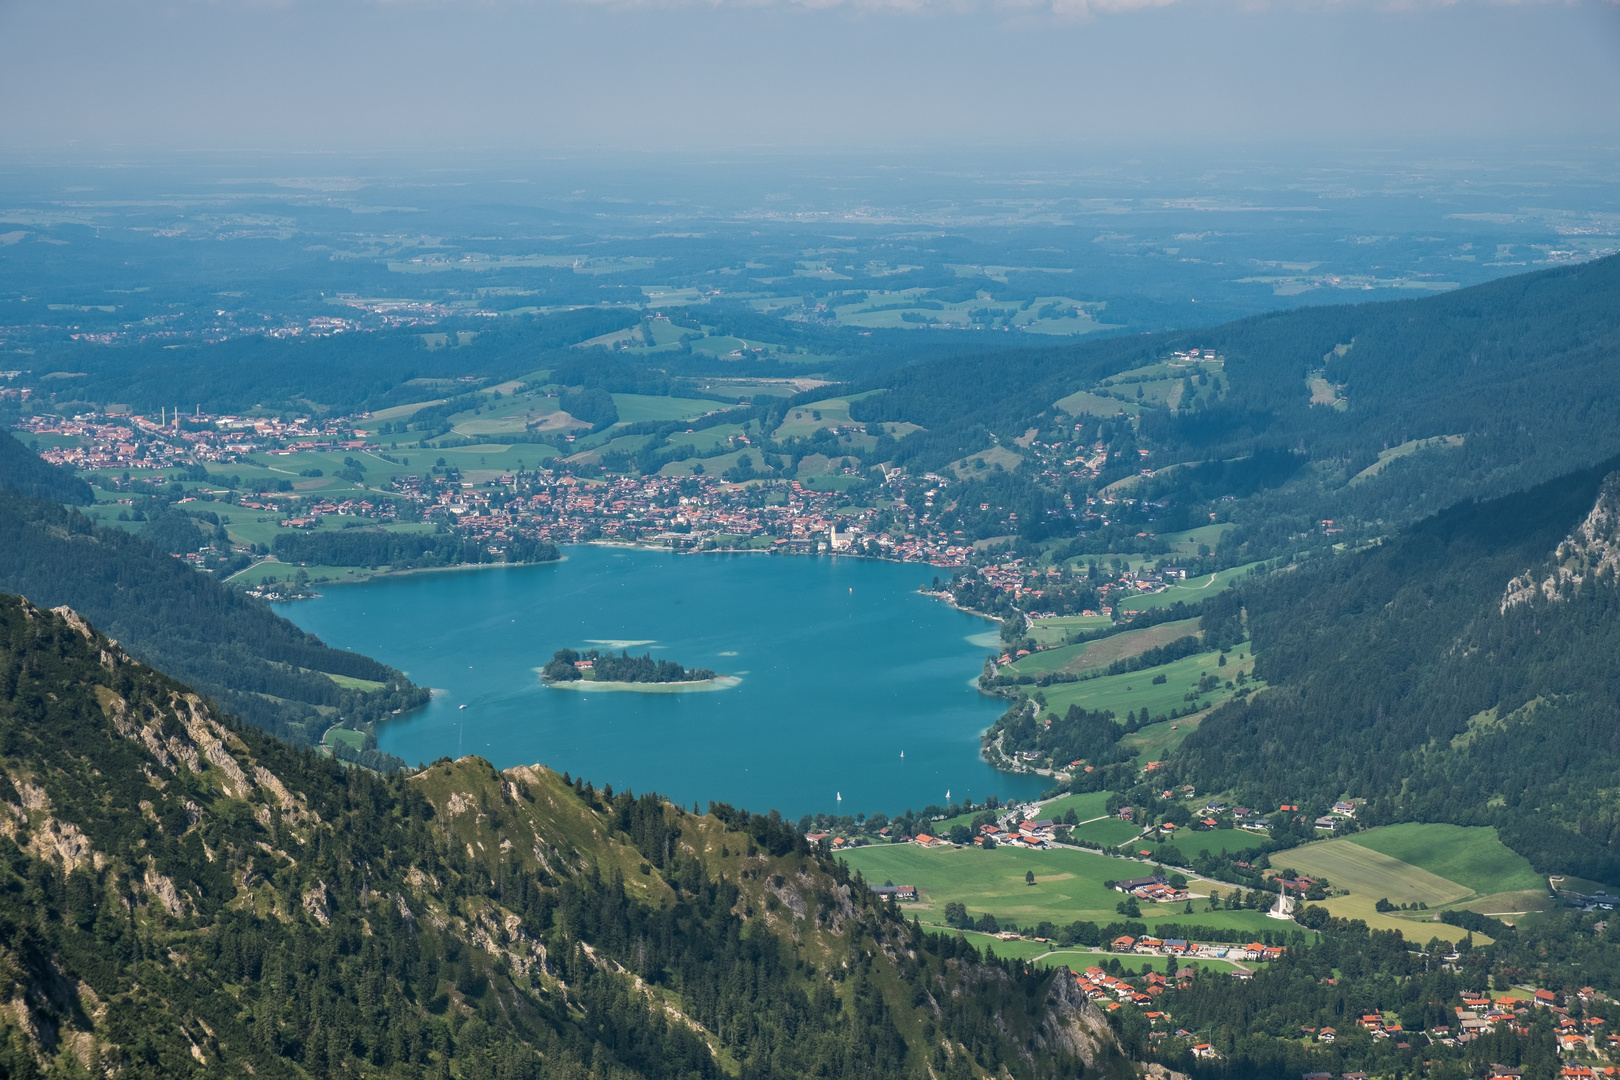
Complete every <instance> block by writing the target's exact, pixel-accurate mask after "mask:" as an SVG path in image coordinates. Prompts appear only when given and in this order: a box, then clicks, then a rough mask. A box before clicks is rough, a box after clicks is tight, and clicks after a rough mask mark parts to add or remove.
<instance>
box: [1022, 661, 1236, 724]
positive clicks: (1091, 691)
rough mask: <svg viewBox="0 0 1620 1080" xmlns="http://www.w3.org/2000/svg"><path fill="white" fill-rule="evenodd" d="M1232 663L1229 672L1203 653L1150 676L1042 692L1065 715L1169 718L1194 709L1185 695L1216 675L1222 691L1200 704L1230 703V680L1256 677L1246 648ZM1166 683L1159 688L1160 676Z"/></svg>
mask: <svg viewBox="0 0 1620 1080" xmlns="http://www.w3.org/2000/svg"><path fill="white" fill-rule="evenodd" d="M1241 651H1242V654H1243V656H1244V658H1243V659H1241V660H1240V659H1238V654H1233V655H1231V656H1229V657H1228V659H1227V664H1226V666H1225V667H1220V666H1218V660H1219V658H1220V653H1219V652H1214V651H1211V652H1204V653H1198V654H1196V655H1193V656H1188V657H1183V658H1182V659H1180V660H1176V661H1174V662H1172V663H1169V664H1160V665H1159V666H1158V667H1155V668H1149V669H1147V670H1145V671H1131V672H1127V673H1125V674H1123V675H1104V676H1102V677H1100V678H1094V679H1087V680H1084V681H1081V682H1077V683H1054V684H1052V685H1051V686H1048V687H1045V688H1044V689H1043V690H1042V691H1041V692H1042V693H1044V694H1045V695H1046V702H1047V707H1048V708H1052V709H1057V710H1058V711H1059V712H1063V711H1066V710H1067V709H1068V707H1069V706H1070V705H1079V706H1080V707H1081V708H1082V709H1092V710H1096V709H1107V710H1110V711H1112V712H1113V713H1114V715H1115V716H1118V717H1124V715H1125V714H1126V713H1127V712H1134V711H1136V710H1138V709H1142V708H1145V709H1147V710H1148V712H1149V713H1150V714H1152V715H1153V716H1159V715H1168V714H1169V712H1170V710H1171V709H1172V708H1174V709H1184V708H1189V707H1190V703H1189V702H1187V701H1186V700H1185V697H1186V694H1187V693H1188V692H1189V691H1191V690H1192V689H1194V688H1195V687H1196V686H1197V685H1198V681H1199V679H1200V678H1201V677H1202V676H1203V675H1205V674H1214V675H1216V676H1217V677H1218V678H1219V679H1220V680H1221V685H1220V686H1218V687H1217V688H1215V689H1213V690H1210V691H1209V692H1207V693H1204V694H1199V695H1197V700H1198V702H1199V703H1202V704H1206V705H1216V704H1219V703H1221V702H1223V701H1226V700H1227V699H1229V698H1230V697H1231V696H1232V694H1233V691H1231V690H1227V689H1226V686H1225V684H1226V681H1227V680H1235V679H1236V678H1237V675H1238V673H1239V672H1246V673H1249V674H1251V675H1252V674H1253V669H1254V658H1253V657H1252V656H1248V655H1247V650H1246V648H1245V649H1243V650H1241ZM1160 675H1162V676H1164V678H1165V681H1164V682H1162V683H1157V684H1156V683H1154V682H1153V680H1154V679H1155V678H1156V677H1158V676H1160Z"/></svg>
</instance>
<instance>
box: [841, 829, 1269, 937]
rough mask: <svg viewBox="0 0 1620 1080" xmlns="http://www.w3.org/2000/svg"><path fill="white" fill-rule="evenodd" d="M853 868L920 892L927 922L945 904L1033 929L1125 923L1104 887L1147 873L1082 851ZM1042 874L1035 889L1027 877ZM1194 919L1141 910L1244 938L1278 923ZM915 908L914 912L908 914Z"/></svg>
mask: <svg viewBox="0 0 1620 1080" xmlns="http://www.w3.org/2000/svg"><path fill="white" fill-rule="evenodd" d="M842 857H843V858H845V859H847V860H848V862H849V865H850V868H851V869H854V870H859V871H860V872H861V874H862V875H863V876H864V877H865V878H866V880H867V881H868V882H870V883H873V884H881V883H882V882H885V881H893V882H894V883H895V884H897V885H915V886H916V887H917V888H918V890H919V893H920V895H921V902H920V903H918V904H917V905H915V908H916V910H918V911H919V913H920V914H922V916H923V917H924V918H929V917H932V918H933V919H934V920H935V921H938V920H939V919H940V918H942V915H941V913H942V912H943V911H944V908H945V905H946V904H947V903H949V902H951V901H958V902H960V903H962V904H963V905H965V906H966V907H967V909H968V911H969V912H971V913H972V914H974V915H980V914H983V913H985V912H988V913H990V914H992V915H994V916H995V917H996V918H997V919H998V920H1001V921H1004V922H1005V921H1008V920H1011V921H1014V922H1016V923H1017V924H1018V925H1020V926H1033V925H1035V924H1036V923H1038V922H1041V921H1043V920H1051V921H1052V922H1055V923H1057V924H1058V925H1060V926H1061V925H1064V924H1066V923H1070V922H1074V921H1075V920H1077V919H1086V920H1090V921H1092V922H1095V923H1097V924H1098V925H1099V926H1103V925H1106V924H1108V923H1111V922H1117V921H1119V920H1120V919H1121V916H1120V914H1119V913H1118V912H1117V911H1116V910H1115V906H1116V905H1117V904H1119V903H1120V901H1121V900H1122V899H1123V898H1122V897H1121V895H1120V894H1119V893H1117V892H1114V891H1112V890H1110V889H1107V888H1104V887H1103V882H1104V881H1109V880H1115V879H1120V878H1128V877H1139V876H1141V875H1143V874H1146V873H1148V870H1149V868H1148V867H1147V866H1146V865H1144V864H1143V863H1140V862H1136V861H1134V860H1129V859H1116V858H1110V857H1108V856H1105V855H1099V854H1096V853H1094V852H1089V851H1083V850H1080V849H1076V848H1062V847H1060V848H1057V849H1054V850H1050V851H1028V850H1024V849H1021V848H1011V847H1006V846H1002V847H998V848H995V849H994V850H992V851H985V850H984V849H983V848H979V847H965V848H959V849H958V848H934V849H927V848H920V847H917V846H916V845H915V844H880V845H874V846H869V847H861V848H856V849H854V850H853V851H850V852H847V853H845V854H844V855H843V856H842ZM1032 870H1033V871H1034V873H1035V884H1033V885H1027V884H1025V881H1024V875H1025V874H1026V873H1027V872H1029V871H1032ZM1192 905H1193V914H1192V915H1188V914H1187V913H1186V911H1185V908H1184V905H1182V904H1165V905H1154V904H1144V905H1142V920H1141V921H1142V922H1144V923H1146V924H1147V925H1148V926H1150V927H1153V926H1157V925H1158V924H1159V923H1161V922H1180V923H1188V922H1191V923H1197V924H1198V925H1201V926H1212V927H1223V928H1228V927H1229V928H1232V929H1240V930H1244V931H1251V930H1252V931H1259V930H1262V929H1265V930H1275V929H1276V928H1277V925H1278V924H1277V922H1276V920H1274V919H1267V918H1266V916H1265V914H1264V913H1263V912H1258V911H1208V910H1206V909H1207V906H1208V904H1207V902H1206V901H1201V900H1194V901H1192ZM910 907H912V905H908V908H910Z"/></svg>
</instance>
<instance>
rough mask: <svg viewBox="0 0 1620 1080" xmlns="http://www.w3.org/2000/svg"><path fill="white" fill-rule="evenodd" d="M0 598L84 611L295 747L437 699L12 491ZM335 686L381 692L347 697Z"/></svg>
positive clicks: (70, 514)
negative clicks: (342, 679)
mask: <svg viewBox="0 0 1620 1080" xmlns="http://www.w3.org/2000/svg"><path fill="white" fill-rule="evenodd" d="M24 452H25V453H26V452H27V451H26V450H25V451H24ZM30 456H32V455H30ZM35 461H38V459H37V458H35ZM40 464H41V465H42V466H43V463H42V462H41V463H40ZM46 467H48V466H46ZM0 592H10V593H18V594H21V595H23V596H26V597H28V598H29V599H30V600H32V601H33V602H35V603H37V604H39V605H41V606H53V607H54V606H59V605H67V606H69V607H72V608H73V609H74V610H76V611H80V612H83V613H84V615H85V617H86V618H90V619H93V620H94V621H95V622H96V624H97V625H98V626H102V627H105V628H106V631H107V633H108V634H110V635H111V636H112V637H114V638H115V639H117V640H118V641H119V642H120V643H121V644H122V645H123V647H124V648H126V649H128V650H129V651H130V653H131V655H133V656H136V657H139V658H140V659H142V660H144V661H147V662H149V663H152V664H154V665H157V666H161V667H162V668H163V669H165V670H167V671H172V672H174V673H175V674H176V675H177V676H179V677H181V678H184V679H186V680H187V681H188V682H190V683H191V684H192V685H194V686H196V687H197V688H198V689H199V690H201V691H202V692H203V693H205V694H208V695H210V696H212V697H213V698H215V699H216V700H217V701H219V702H220V704H221V705H222V706H223V707H225V708H226V709H229V710H230V711H231V712H232V713H233V714H235V715H237V716H240V717H242V718H243V719H244V720H247V721H248V722H250V723H253V724H256V725H258V726H260V727H263V728H265V729H266V730H268V731H271V732H274V733H275V734H277V735H279V736H280V737H282V738H284V739H287V740H289V741H291V742H294V743H297V744H306V743H310V742H316V741H319V740H320V737H321V734H322V733H323V732H324V731H325V730H326V729H327V728H329V727H331V726H332V725H333V724H334V723H336V722H339V721H345V722H348V723H351V724H352V725H354V726H356V727H364V726H365V725H368V724H373V723H375V722H376V721H378V720H381V719H382V718H384V717H386V716H389V715H390V714H392V713H393V712H394V711H396V710H399V709H405V708H413V707H415V706H417V705H420V704H422V703H423V702H425V701H426V700H427V693H428V692H427V691H426V690H425V689H423V688H421V687H418V686H414V685H413V684H412V683H411V681H410V680H409V679H407V678H406V677H405V676H404V675H403V674H402V673H400V672H398V671H396V670H394V669H393V668H391V667H388V666H387V665H385V664H380V663H378V662H377V661H375V660H373V659H371V658H370V657H366V656H361V655H359V654H357V653H351V652H345V651H343V650H340V649H333V648H330V647H328V646H327V645H326V644H324V643H323V642H322V641H321V640H320V639H319V638H317V637H315V636H314V635H313V634H308V633H305V632H304V631H302V630H300V629H298V627H296V626H294V625H293V624H292V623H291V622H289V621H287V620H286V619H284V618H282V617H281V616H279V615H277V614H276V613H275V612H274V611H272V610H271V609H270V606H269V605H268V604H266V603H264V602H263V601H261V600H256V599H254V598H252V597H250V596H247V595H246V594H244V593H241V592H238V591H236V590H234V589H231V588H228V587H227V586H225V585H224V584H222V583H221V582H220V581H219V580H218V579H217V578H215V577H213V576H211V575H209V574H204V573H200V572H198V571H196V570H194V569H192V567H191V566H190V564H188V563H186V562H184V561H182V560H179V559H175V558H173V557H171V556H170V555H168V554H167V553H165V552H163V551H160V550H159V549H158V548H157V547H155V546H153V544H152V543H151V542H149V541H148V540H146V539H144V538H142V537H139V536H134V535H132V534H130V533H127V532H124V531H123V530H121V529H114V528H108V527H106V526H96V525H94V524H93V523H92V522H91V521H90V519H89V518H87V517H85V516H84V515H82V514H80V513H78V512H77V511H74V510H69V509H63V508H62V507H61V506H58V505H57V504H55V503H53V502H47V501H45V500H44V499H36V498H29V497H26V496H23V495H19V494H17V493H15V492H11V491H5V490H0ZM333 675H339V676H347V677H349V678H351V679H361V680H365V681H366V682H370V683H376V684H378V686H377V687H376V688H371V689H367V688H355V686H354V684H352V683H351V684H349V685H347V686H344V685H340V684H339V683H338V682H337V681H336V680H334V679H333V678H332V677H331V676H333ZM370 753H375V751H370ZM379 764H380V762H379Z"/></svg>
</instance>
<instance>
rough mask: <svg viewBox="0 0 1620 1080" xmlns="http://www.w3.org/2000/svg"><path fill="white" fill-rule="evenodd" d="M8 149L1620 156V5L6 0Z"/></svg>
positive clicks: (1164, 0)
mask: <svg viewBox="0 0 1620 1080" xmlns="http://www.w3.org/2000/svg"><path fill="white" fill-rule="evenodd" d="M0 42H4V44H5V47H4V56H5V62H4V64H3V65H0V145H4V146H7V147H10V148H12V151H13V152H15V151H16V150H18V149H20V148H25V147H27V148H37V149H49V148H53V147H54V148H64V147H66V146H68V145H70V144H73V143H75V142H77V144H78V145H80V146H86V145H89V146H95V145H105V144H115V145H119V146H122V147H126V148H127V147H140V146H153V147H168V148H226V147H230V148H238V147H265V148H299V147H308V148H344V147H349V148H366V147H378V148H384V147H393V148H400V149H420V148H427V149H433V148H443V149H444V150H445V151H447V152H450V151H454V150H457V149H464V148H471V147H496V146H512V147H525V148H547V147H569V148H576V149H589V148H593V147H599V148H613V149H637V148H646V149H666V148H688V149H690V148H699V147H708V146H781V147H798V146H806V147H814V146H848V147H897V146H919V147H923V146H926V147H941V146H952V145H962V144H968V145H974V146H985V145H994V144H1002V143H1005V144H1025V145H1029V144H1039V145H1052V146H1064V147H1083V146H1087V145H1099V146H1100V145H1119V144H1132V143H1138V142H1141V143H1150V144H1159V145H1163V144H1166V143H1172V142H1175V141H1178V140H1185V141H1189V142H1193V143H1196V142H1199V141H1204V140H1216V141H1227V140H1243V141H1273V140H1279V141H1299V140H1308V141H1320V142H1327V143H1334V142H1337V141H1341V140H1351V141H1357V142H1366V141H1374V142H1376V141H1379V140H1392V141H1412V140H1418V141H1424V140H1431V139H1452V138H1460V139H1463V140H1471V139H1478V138H1482V137H1485V138H1490V137H1496V138H1502V137H1506V138H1508V139H1514V138H1524V137H1534V138H1547V137H1551V138H1555V139H1556V138H1562V139H1570V138H1573V139H1576V140H1582V141H1588V140H1589V141H1591V142H1594V143H1597V144H1602V145H1607V146H1613V145H1615V144H1617V143H1620V4H1617V3H1615V2H1612V0H1576V2H1573V3H1542V2H1530V3H1513V4H1509V3H1481V2H1476V0H1460V2H1457V3H1450V4H1438V3H1431V2H1427V0H1414V2H1405V3H1386V2H1382V0H1379V2H1364V0H1337V2H1301V3H1289V2H1284V3H1273V2H1267V0H1253V2H1242V0H652V2H640V3H619V2H593V0H380V2H379V0H206V2H203V0H0Z"/></svg>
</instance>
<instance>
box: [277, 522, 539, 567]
mask: <svg viewBox="0 0 1620 1080" xmlns="http://www.w3.org/2000/svg"><path fill="white" fill-rule="evenodd" d="M490 544H491V542H490V541H487V540H479V539H473V538H470V537H461V536H457V535H456V534H455V533H450V532H443V533H402V532H385V531H383V530H380V529H341V530H337V529H334V530H325V529H320V530H316V531H313V532H290V533H281V534H279V535H277V537H276V539H275V542H274V543H273V544H272V545H271V548H270V551H271V554H273V555H274V556H275V557H276V558H277V559H278V560H279V561H281V562H284V563H308V564H310V565H313V566H372V567H376V566H391V567H394V568H395V569H427V568H432V567H440V566H460V565H463V564H481V563H500V562H505V563H537V562H553V561H555V560H556V559H558V558H560V557H561V556H560V554H559V552H558V551H557V546H556V545H555V544H551V543H548V542H546V541H544V540H534V539H531V538H529V537H524V536H511V537H507V538H505V539H502V540H498V541H494V544H495V546H496V547H497V548H498V552H491V551H490V550H489V547H490Z"/></svg>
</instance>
